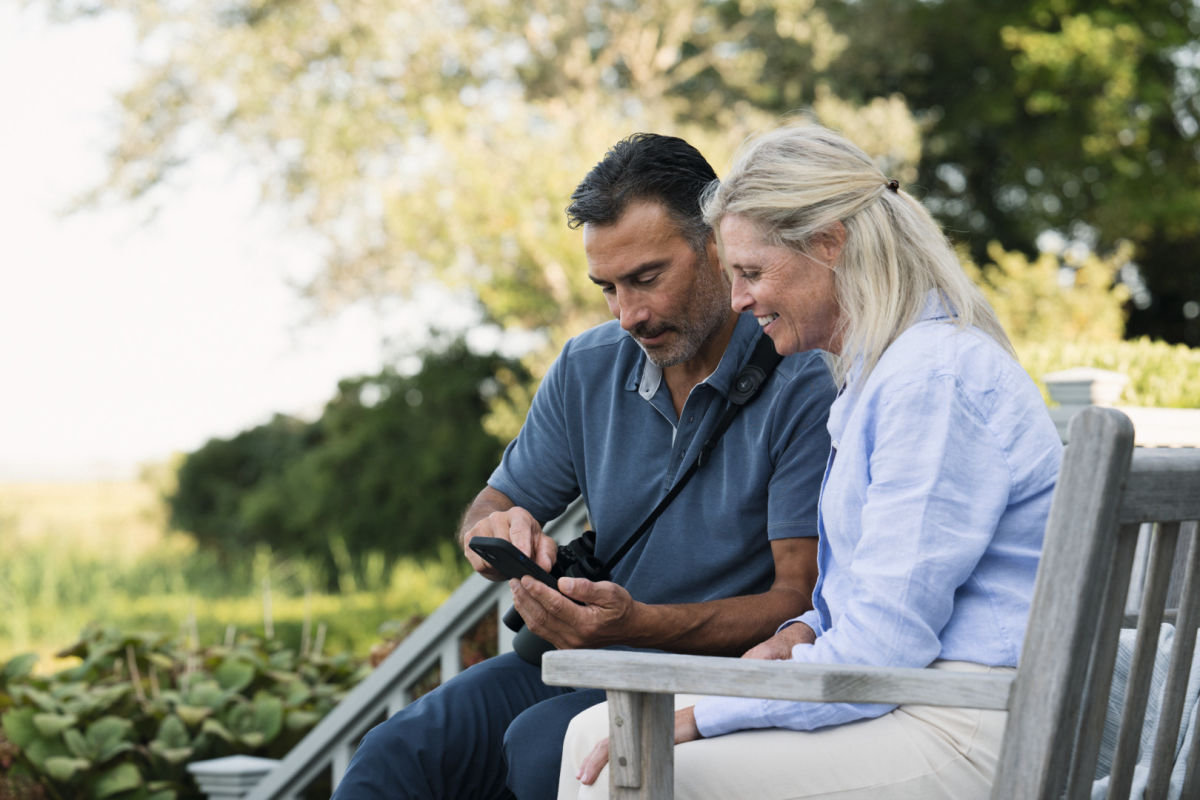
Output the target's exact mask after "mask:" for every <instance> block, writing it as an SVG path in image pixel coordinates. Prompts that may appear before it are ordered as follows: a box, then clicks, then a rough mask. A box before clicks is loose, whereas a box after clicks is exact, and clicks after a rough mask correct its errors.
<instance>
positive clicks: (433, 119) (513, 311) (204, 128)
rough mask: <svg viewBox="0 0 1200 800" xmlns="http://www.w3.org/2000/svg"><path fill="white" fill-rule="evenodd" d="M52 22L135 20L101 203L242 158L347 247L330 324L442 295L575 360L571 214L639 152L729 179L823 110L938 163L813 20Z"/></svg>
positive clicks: (684, 13)
mask: <svg viewBox="0 0 1200 800" xmlns="http://www.w3.org/2000/svg"><path fill="white" fill-rule="evenodd" d="M46 2H49V3H51V4H52V5H53V6H54V7H56V8H57V9H58V10H59V11H60V13H62V14H64V15H68V16H70V15H75V14H80V13H86V12H87V11H90V10H94V8H93V5H92V4H94V3H97V4H99V5H100V6H101V7H106V8H116V9H120V10H121V11H124V12H127V13H128V14H130V15H131V16H132V17H133V18H134V19H135V20H136V21H137V24H138V26H139V31H140V34H141V37H142V44H143V48H142V54H143V57H144V59H145V66H144V68H143V70H142V72H141V74H140V77H139V79H138V81H137V83H136V84H135V85H133V86H132V87H131V88H130V89H129V90H128V91H127V92H126V93H125V94H124V95H123V96H122V97H121V109H122V111H121V119H122V125H121V128H120V130H119V132H118V140H117V144H116V146H115V148H114V150H113V152H112V154H111V162H110V163H111V165H112V172H111V175H110V178H109V180H108V181H107V183H106V184H105V185H104V186H103V187H101V189H100V191H98V192H97V194H96V195H95V196H94V197H93V198H92V199H93V200H100V199H104V198H108V199H112V200H117V201H125V200H131V199H133V200H139V199H141V200H149V201H153V200H154V199H155V198H156V197H160V196H161V194H162V192H161V187H162V186H163V184H164V179H165V178H168V177H170V176H171V175H172V174H173V173H174V172H175V171H176V170H177V169H179V168H180V167H181V166H182V165H184V164H186V163H187V162H188V161H189V159H190V158H192V157H193V156H194V155H196V154H197V153H198V152H201V151H202V150H204V149H207V148H214V147H226V146H229V147H230V149H232V150H233V151H235V152H240V153H243V154H244V155H245V156H246V158H247V161H248V162H249V163H252V164H253V165H254V168H255V169H257V170H259V171H260V173H261V175H262V177H263V182H264V186H265V189H266V193H267V196H268V197H270V198H272V199H273V200H276V201H281V202H283V203H285V204H287V205H289V206H290V207H291V208H293V209H295V210H296V212H297V214H298V220H299V221H301V222H302V224H304V225H305V226H306V227H308V228H309V229H311V230H313V231H315V232H317V233H318V234H320V235H322V236H323V237H324V238H325V239H326V241H327V244H328V246H327V248H326V251H327V254H328V258H327V265H326V269H325V270H324V272H323V273H322V274H321V276H320V277H319V278H318V279H317V280H316V281H314V283H313V284H312V285H311V286H310V287H309V290H310V292H311V293H312V295H313V296H314V298H316V299H317V300H318V301H319V302H320V303H321V304H322V305H323V306H325V307H330V308H336V307H337V306H338V305H339V304H340V303H343V302H347V301H351V300H354V299H358V298H361V297H364V296H367V297H378V296H380V295H387V294H399V295H405V294H407V293H409V292H411V290H412V289H413V287H414V286H417V285H420V284H421V283H422V282H426V281H437V282H440V283H443V284H448V285H451V286H456V287H467V288H469V289H470V290H472V291H473V292H474V293H475V295H476V296H478V297H479V298H480V300H481V302H482V305H483V307H484V309H485V310H486V312H487V314H488V315H489V317H490V319H491V320H492V321H495V322H498V323H499V324H500V325H502V326H505V327H508V326H519V327H523V328H541V329H546V330H548V331H549V333H550V336H549V341H550V342H551V343H552V344H560V343H561V341H562V339H563V337H564V336H565V335H566V334H567V333H568V332H572V331H576V330H578V329H579V328H580V327H581V326H583V325H584V324H586V323H589V322H594V321H596V320H597V319H599V318H600V316H601V315H602V313H603V303H602V302H601V301H600V298H599V296H598V295H597V294H596V292H595V291H594V288H593V287H592V286H591V285H590V283H589V282H588V281H587V279H586V275H585V268H584V265H583V258H582V248H581V247H580V246H579V241H578V234H577V233H576V232H573V231H570V230H569V229H568V228H567V227H566V225H565V217H564V215H563V208H564V206H565V205H566V202H567V197H568V195H569V193H570V191H571V189H572V188H573V187H574V186H575V184H576V183H577V182H578V180H579V179H580V178H581V177H582V176H583V175H584V174H585V173H586V172H587V170H588V169H590V167H591V166H592V165H593V164H594V163H595V162H596V161H597V160H598V159H599V158H600V157H601V156H602V155H603V153H604V151H605V150H606V149H607V148H608V147H609V146H611V145H612V144H613V143H614V142H615V141H617V140H618V139H619V138H622V137H624V136H626V135H628V134H630V133H632V132H634V131H638V130H655V131H660V132H669V133H677V134H680V135H683V136H685V137H686V138H688V139H689V140H691V141H693V142H694V143H695V144H696V145H697V146H699V147H700V148H701V149H702V150H703V151H704V152H705V153H706V154H707V155H708V156H709V158H710V160H712V161H713V163H714V165H715V166H717V168H718V169H721V168H722V167H723V165H724V164H725V163H727V161H728V159H729V155H730V153H731V152H732V149H733V147H734V146H735V145H736V143H737V142H739V141H740V140H741V139H742V138H744V137H745V135H746V134H747V133H749V132H751V131H753V130H756V129H762V128H766V127H769V126H770V125H771V124H773V122H774V120H775V118H776V111H777V110H778V109H784V110H793V109H796V108H799V107H802V106H806V105H808V104H811V103H813V102H817V103H818V104H819V105H821V106H822V107H824V108H826V109H827V110H829V111H830V113H831V114H834V115H836V116H838V118H839V121H840V122H841V123H842V124H845V125H848V126H850V127H852V128H854V131H853V133H855V134H856V135H858V134H861V136H858V138H860V139H867V140H869V142H870V143H871V144H873V145H875V146H878V147H879V149H880V152H881V154H882V155H886V156H887V157H888V159H889V161H890V162H891V163H894V164H895V165H896V168H897V169H902V168H904V167H905V165H908V166H909V167H910V168H911V165H913V164H915V161H916V157H917V155H918V146H919V143H918V137H917V131H916V128H915V126H914V125H913V124H912V121H911V118H909V117H908V115H907V113H906V110H905V107H904V105H903V102H902V101H900V100H898V99H896V98H889V97H882V98H880V99H879V101H878V102H877V103H875V104H874V105H873V106H871V108H872V112H871V113H869V114H865V115H863V116H862V117H861V119H860V118H859V117H858V116H857V115H856V114H855V113H854V110H853V109H852V108H849V107H847V106H846V105H845V104H844V103H840V101H839V100H838V99H837V98H836V96H834V95H833V94H831V93H830V92H828V91H825V92H824V93H823V94H822V95H821V96H820V97H818V96H817V93H816V89H815V84H814V75H815V74H816V72H817V70H819V69H820V68H821V67H822V66H823V65H827V64H829V63H830V62H831V61H832V59H834V58H835V57H836V56H837V54H838V53H839V52H840V50H841V49H842V48H844V47H845V44H846V37H845V36H844V35H841V34H837V33H836V32H834V31H832V29H831V28H830V26H829V24H828V22H827V21H825V19H824V15H823V13H822V12H821V11H820V9H819V8H817V6H816V2H815V0H789V2H783V3H767V2H765V0H745V2H742V3H740V4H735V3H729V2H713V1H712V0H708V1H707V2H699V3H696V2H692V0H657V2H650V3H631V2H627V0H617V1H615V2H614V0H584V1H583V2H580V0H536V2H530V3H513V2H505V1H504V0H453V1H452V2H445V3H435V4H429V3H419V2H414V0H371V1H370V2H360V3H340V4H336V3H327V2H314V1H313V0H234V2H229V1H228V0H221V1H220V2H216V1H215V0H207V1H206V2H194V3H185V4H160V3H157V2H151V0H108V2H104V3H99V0H46ZM763 107H769V108H770V109H771V110H770V112H766V113H765V112H763V111H762V110H760V109H761V108H763Z"/></svg>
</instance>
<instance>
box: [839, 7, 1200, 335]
mask: <svg viewBox="0 0 1200 800" xmlns="http://www.w3.org/2000/svg"><path fill="white" fill-rule="evenodd" d="M823 7H825V8H826V10H827V11H828V13H829V15H830V19H831V20H832V24H833V25H834V26H835V27H837V28H838V29H839V30H853V31H854V32H855V35H854V36H853V37H850V38H849V40H848V42H847V46H846V47H845V49H844V50H843V51H842V52H841V53H840V55H839V56H838V58H837V59H836V61H835V62H834V63H833V64H832V65H831V66H830V69H829V70H828V72H827V73H826V75H825V78H826V79H827V80H828V81H829V82H830V83H831V85H832V86H833V87H834V88H835V90H836V91H838V92H839V93H841V94H842V95H843V96H845V97H847V98H850V99H855V98H857V99H860V100H861V99H863V98H869V97H873V96H877V95H886V94H891V93H900V94H901V95H903V97H904V98H905V99H906V100H907V102H908V104H909V106H910V108H911V109H912V110H913V113H914V114H915V115H916V116H917V117H918V119H920V120H921V121H922V122H923V123H924V125H925V126H926V131H927V133H926V138H925V147H924V152H923V158H922V161H921V166H920V175H919V178H918V181H917V188H918V190H919V191H920V192H921V193H923V194H924V196H925V200H926V201H927V202H928V203H929V204H930V206H931V207H932V208H933V210H934V211H935V212H936V213H937V215H938V216H939V217H940V219H941V220H942V222H943V223H944V224H945V225H946V226H947V227H948V228H949V229H950V230H951V231H953V232H955V233H956V234H957V235H959V236H967V237H969V243H970V245H971V248H972V254H973V256H974V257H975V258H976V259H980V260H982V259H983V258H984V257H985V256H986V253H985V248H986V246H987V243H988V242H990V241H993V240H995V241H998V242H1000V243H1001V244H1002V245H1003V246H1004V247H1006V248H1009V249H1020V250H1023V251H1024V252H1026V253H1027V254H1032V253H1033V252H1035V250H1036V247H1035V242H1036V239H1037V237H1038V235H1039V234H1041V233H1042V232H1043V231H1046V230H1048V229H1051V230H1058V231H1061V232H1062V233H1063V234H1064V235H1066V236H1067V237H1069V238H1070V237H1075V238H1078V239H1081V240H1082V241H1083V242H1084V243H1086V244H1087V245H1089V246H1091V247H1092V248H1093V249H1095V250H1097V251H1107V250H1110V249H1112V248H1114V247H1115V246H1116V245H1117V243H1118V242H1119V241H1121V240H1129V241H1130V242H1132V243H1133V244H1134V246H1135V253H1134V259H1135V260H1136V263H1137V265H1138V267H1139V268H1140V270H1141V273H1142V276H1143V277H1144V280H1145V282H1146V283H1147V284H1148V286H1149V290H1150V297H1149V299H1150V300H1151V303H1150V304H1149V305H1146V306H1145V307H1138V306H1135V307H1132V308H1131V309H1130V311H1131V313H1130V317H1129V324H1128V330H1129V334H1130V335H1138V334H1144V333H1150V334H1153V335H1155V336H1161V337H1164V338H1166V339H1168V340H1172V341H1187V342H1189V343H1191V344H1200V324H1197V320H1196V319H1195V315H1194V314H1193V316H1192V317H1191V318H1187V317H1185V316H1184V314H1183V310H1184V304H1185V303H1186V302H1188V301H1192V302H1195V301H1197V300H1200V271H1198V270H1196V269H1195V268H1194V266H1193V265H1194V264H1195V255H1194V254H1195V253H1196V252H1198V251H1200V191H1198V190H1197V189H1196V187H1197V186H1198V185H1200V157H1198V155H1197V153H1198V145H1200V142H1198V140H1197V134H1198V132H1200V92H1198V91H1197V89H1198V87H1200V49H1198V48H1197V45H1196V43H1195V38H1196V34H1197V33H1198V32H1200V6H1197V4H1195V3H1191V2H1171V1H1170V0H1147V1H1146V2H1137V3H1131V2H1102V1H1101V0H1032V2H1025V3H1011V2H1008V1H1007V0H936V1H935V2H927V1H926V0H899V2H896V1H895V0H854V2H850V1H849V0H843V2H839V3H829V4H825V5H824V6H823Z"/></svg>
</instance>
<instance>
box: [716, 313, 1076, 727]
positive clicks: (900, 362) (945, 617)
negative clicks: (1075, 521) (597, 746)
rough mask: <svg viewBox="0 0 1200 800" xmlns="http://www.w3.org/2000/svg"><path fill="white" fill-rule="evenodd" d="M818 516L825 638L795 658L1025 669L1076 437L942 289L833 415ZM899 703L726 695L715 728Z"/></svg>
mask: <svg viewBox="0 0 1200 800" xmlns="http://www.w3.org/2000/svg"><path fill="white" fill-rule="evenodd" d="M829 434H830V439H831V452H830V456H829V462H828V464H827V465H826V470H825V478H824V481H823V482H822V488H821V500H820V509H819V515H818V526H819V535H820V537H821V538H820V545H819V551H818V563H819V566H820V570H821V572H820V578H819V579H818V581H817V585H816V588H815V589H814V592H813V601H814V603H813V604H814V608H813V610H812V611H810V612H808V613H806V614H804V615H803V616H801V617H799V618H797V620H793V622H794V621H800V622H803V623H805V624H807V625H808V626H809V627H811V628H812V629H813V631H814V632H815V633H816V634H817V640H816V642H815V643H813V644H803V645H797V646H796V647H794V648H793V650H792V660H794V661H800V662H810V663H834V664H872V665H879V666H905V667H924V666H927V665H929V664H930V663H932V662H933V661H935V660H937V659H948V660H956V661H971V662H976V663H979V664H986V665H990V666H1015V665H1016V663H1017V660H1018V657H1019V656H1020V652H1021V644H1022V641H1023V639H1024V635H1025V626H1026V624H1027V622H1028V617H1029V605H1030V601H1031V599H1032V595H1033V581H1034V575H1035V572H1036V571H1037V565H1038V558H1039V557H1040V554H1041V548H1042V534H1043V530H1044V528H1045V525H1046V518H1047V516H1048V514H1049V511H1050V497H1051V494H1052V492H1053V489H1054V484H1055V481H1056V480H1057V477H1058V470H1059V464H1060V462H1061V458H1062V444H1061V442H1060V440H1059V437H1058V434H1057V431H1056V429H1055V427H1054V424H1053V422H1052V421H1051V420H1050V415H1049V413H1048V411H1047V409H1046V406H1045V404H1044V402H1043V401H1042V398H1041V395H1040V394H1039V392H1038V390H1037V388H1036V386H1035V385H1034V383H1033V381H1032V380H1031V379H1030V378H1029V376H1028V375H1027V374H1026V373H1025V372H1024V370H1022V369H1021V367H1020V365H1019V364H1017V363H1016V361H1014V360H1013V358H1012V357H1011V356H1009V355H1008V353H1007V352H1005V351H1004V349H1003V348H1001V347H1000V346H999V345H998V344H997V343H996V342H995V341H994V340H992V339H991V338H989V337H988V336H986V335H985V334H983V333H982V332H980V331H979V330H977V329H974V328H965V329H964V328H960V327H959V326H958V325H957V324H955V323H954V321H953V320H952V319H951V318H949V317H948V316H947V315H946V314H945V312H943V311H942V309H941V305H940V303H938V302H937V300H936V297H931V298H930V303H929V304H928V305H927V307H926V310H925V313H924V314H923V315H922V316H921V318H920V320H919V321H918V322H917V323H916V324H914V325H913V326H912V327H910V328H909V329H908V330H906V331H905V332H904V333H902V334H901V335H900V336H899V337H898V338H897V339H896V341H895V342H893V344H892V345H891V346H890V347H889V348H888V349H887V350H886V351H885V352H884V354H883V356H882V357H881V358H880V360H879V362H878V363H877V365H876V366H875V368H874V369H873V370H872V371H871V373H870V374H869V375H868V376H867V379H866V380H865V382H863V383H862V385H856V382H855V381H854V380H853V378H852V379H851V381H850V382H849V384H848V386H847V388H846V390H845V391H844V392H843V393H842V394H841V395H840V396H839V397H838V399H837V400H836V401H835V402H834V404H833V407H832V408H831V409H830V412H829ZM892 708H894V706H890V705H880V704H872V705H867V704H850V703H801V702H786V701H777V700H759V699H748V698H727V697H713V698H705V699H702V700H701V701H700V702H698V703H697V705H696V723H697V726H698V727H699V730H700V732H701V733H702V734H703V735H704V736H717V735H720V734H724V733H729V732H732V731H735V730H741V729H745V728H767V727H778V728H789V729H793V730H812V729H816V728H821V727H824V726H828V725H838V724H842V723H845V722H851V721H853V720H856V719H862V718H868V717H876V716H880V715H882V714H884V713H887V712H888V711H890V710H891V709H892Z"/></svg>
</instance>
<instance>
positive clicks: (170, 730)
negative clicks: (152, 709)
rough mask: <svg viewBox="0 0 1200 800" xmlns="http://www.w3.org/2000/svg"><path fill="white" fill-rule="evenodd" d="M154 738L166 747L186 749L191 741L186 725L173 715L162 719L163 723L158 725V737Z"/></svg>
mask: <svg viewBox="0 0 1200 800" xmlns="http://www.w3.org/2000/svg"><path fill="white" fill-rule="evenodd" d="M155 738H156V740H157V741H160V742H162V743H163V745H165V746H167V747H187V746H188V745H189V744H191V741H192V738H191V736H189V735H188V729H187V725H185V724H184V722H183V720H182V719H180V718H179V717H178V716H176V715H175V714H169V715H167V716H166V717H163V721H162V722H160V723H159V725H158V736H157V737H155Z"/></svg>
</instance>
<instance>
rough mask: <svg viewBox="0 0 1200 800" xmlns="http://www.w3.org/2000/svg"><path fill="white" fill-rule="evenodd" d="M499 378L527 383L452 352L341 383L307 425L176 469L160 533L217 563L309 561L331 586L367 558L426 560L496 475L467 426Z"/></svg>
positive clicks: (454, 348) (503, 364) (257, 433)
mask: <svg viewBox="0 0 1200 800" xmlns="http://www.w3.org/2000/svg"><path fill="white" fill-rule="evenodd" d="M505 372H512V373H514V374H515V377H516V379H517V380H518V381H527V380H528V378H529V376H528V374H527V373H525V372H524V371H523V368H522V367H521V366H520V364H519V363H517V362H515V361H512V360H509V359H506V358H503V357H501V356H498V355H495V354H489V355H478V354H475V353H472V352H471V351H469V350H468V349H467V347H466V345H465V344H463V343H462V342H461V341H456V342H453V343H450V344H449V345H446V346H444V347H443V349H439V350H436V351H434V352H430V353H427V354H426V355H425V358H424V362H423V364H422V367H421V369H420V371H419V372H417V373H416V374H414V375H403V374H399V373H397V372H395V371H394V370H386V371H384V372H382V373H380V374H378V375H373V376H369V377H361V378H354V379H347V380H344V381H342V382H340V383H339V385H338V391H337V394H336V395H335V396H334V398H333V399H332V400H330V401H329V403H328V404H327V405H326V407H325V410H324V412H323V413H322V415H321V417H320V419H318V420H317V421H316V422H314V423H311V424H304V423H299V422H297V421H295V420H290V419H287V418H283V417H276V418H275V419H274V420H272V421H271V422H270V423H267V424H266V425H262V426H259V427H257V428H253V429H251V430H249V431H246V432H243V433H241V434H238V435H237V436H235V437H233V438H232V439H230V440H220V439H216V440H213V441H210V442H209V443H207V444H206V445H204V447H202V448H200V449H199V450H197V451H196V452H195V453H192V454H190V455H188V456H187V458H186V459H185V460H184V462H183V465H182V467H181V469H180V473H179V485H178V489H177V490H176V492H175V493H174V494H173V495H172V496H171V497H170V498H169V503H170V505H171V509H172V521H173V523H174V524H175V525H176V526H177V527H179V528H182V529H183V530H187V531H189V532H192V533H193V534H195V535H196V536H197V539H198V540H199V541H200V542H201V544H203V545H205V546H208V547H212V548H216V549H218V550H220V551H221V552H224V553H226V554H229V555H235V556H236V555H243V554H245V553H246V552H247V551H253V549H254V548H255V547H257V546H259V545H267V546H269V547H270V548H271V549H272V550H273V551H274V552H275V553H277V554H279V555H284V556H289V555H295V556H301V557H304V558H307V559H310V560H312V561H314V562H316V563H318V564H320V565H323V566H324V568H325V570H324V571H325V574H326V575H327V576H329V578H330V580H331V582H334V583H336V582H337V581H338V580H340V579H341V578H343V577H346V578H352V577H353V576H354V575H355V574H356V572H358V571H359V570H360V569H361V567H362V564H363V560H364V558H365V557H366V556H368V555H370V554H372V553H374V554H379V555H381V556H382V557H383V559H384V563H385V565H386V564H388V563H391V562H392V561H394V559H396V558H398V557H400V556H402V555H416V556H422V555H429V554H433V553H436V552H438V550H439V549H441V548H443V547H444V546H445V545H447V544H448V543H451V542H453V539H454V534H455V532H456V531H457V528H458V521H459V518H460V516H461V514H462V510H463V509H464V508H465V507H466V505H467V503H468V502H469V501H470V500H471V499H472V498H473V497H474V496H475V494H476V493H477V492H478V491H479V490H480V488H482V487H483V485H484V483H485V482H486V480H487V477H488V475H489V474H490V473H491V470H492V469H493V468H494V467H495V465H496V463H497V462H498V461H499V458H500V454H501V452H502V450H503V446H504V445H503V442H502V441H501V440H498V439H496V438H494V437H493V436H491V435H489V434H488V433H487V432H485V431H484V430H483V428H482V427H481V424H480V420H481V418H482V417H483V415H484V413H485V411H486V409H487V403H488V401H489V399H490V398H491V397H492V396H493V395H494V394H495V393H496V392H497V391H498V390H499V386H500V384H499V381H498V380H497V376H498V375H502V374H503V373H505Z"/></svg>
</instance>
